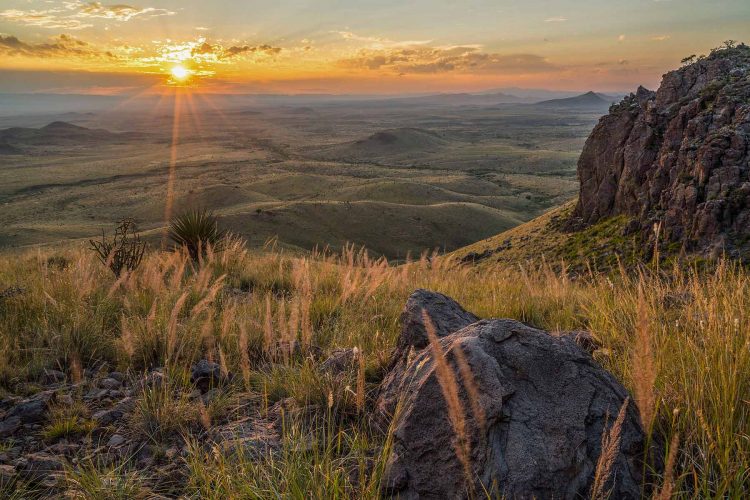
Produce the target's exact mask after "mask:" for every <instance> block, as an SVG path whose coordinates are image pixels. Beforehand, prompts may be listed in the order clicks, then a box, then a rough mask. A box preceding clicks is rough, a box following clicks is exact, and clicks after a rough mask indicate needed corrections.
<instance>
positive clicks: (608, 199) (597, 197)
mask: <svg viewBox="0 0 750 500" xmlns="http://www.w3.org/2000/svg"><path fill="white" fill-rule="evenodd" d="M688 62H689V61H688ZM578 175H579V178H580V181H581V187H580V196H579V202H578V206H577V207H576V210H575V214H574V216H575V217H579V218H581V219H583V221H584V222H585V223H595V222H597V221H599V220H601V219H603V218H606V217H610V216H614V215H621V214H624V215H629V216H633V217H635V218H636V224H637V227H633V228H632V229H633V230H634V231H641V232H642V233H643V235H644V236H645V237H646V240H647V241H648V240H651V241H653V235H654V224H660V225H661V227H660V238H661V240H662V241H666V242H668V243H670V244H675V245H674V246H676V247H677V248H684V249H685V250H686V251H689V252H699V253H703V254H707V255H713V256H716V255H718V254H719V253H721V252H724V251H726V252H727V253H728V254H729V255H731V256H733V257H744V258H747V257H748V255H749V254H750V177H749V176H750V47H748V46H746V45H739V46H737V47H725V48H722V49H720V50H716V51H714V52H712V53H711V55H709V56H708V57H705V58H701V59H699V60H697V61H696V62H691V63H689V64H687V65H686V66H684V67H682V68H680V69H678V70H676V71H671V72H669V73H667V74H666V75H664V78H663V80H662V83H661V86H660V87H659V89H658V90H657V91H656V92H652V91H649V90H646V89H644V88H643V87H641V88H639V89H638V91H637V92H635V93H634V94H631V95H630V96H628V97H626V98H625V99H624V100H623V101H622V102H621V103H620V104H618V105H615V106H613V107H612V109H611V110H610V113H609V114H608V115H607V116H605V117H603V118H602V119H601V120H600V121H599V124H598V125H597V126H596V127H595V128H594V130H593V132H592V133H591V135H590V136H589V138H588V140H587V141H586V144H585V146H584V148H583V152H582V153H581V157H580V159H579V161H578Z"/></svg>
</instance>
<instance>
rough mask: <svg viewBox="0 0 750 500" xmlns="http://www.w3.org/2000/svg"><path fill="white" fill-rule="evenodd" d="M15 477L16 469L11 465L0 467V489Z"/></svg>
mask: <svg viewBox="0 0 750 500" xmlns="http://www.w3.org/2000/svg"><path fill="white" fill-rule="evenodd" d="M15 477H16V468H15V467H13V466H12V465H0V488H1V487H3V486H4V485H6V484H8V483H10V482H12V481H13V479H15Z"/></svg>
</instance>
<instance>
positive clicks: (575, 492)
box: [378, 291, 644, 499]
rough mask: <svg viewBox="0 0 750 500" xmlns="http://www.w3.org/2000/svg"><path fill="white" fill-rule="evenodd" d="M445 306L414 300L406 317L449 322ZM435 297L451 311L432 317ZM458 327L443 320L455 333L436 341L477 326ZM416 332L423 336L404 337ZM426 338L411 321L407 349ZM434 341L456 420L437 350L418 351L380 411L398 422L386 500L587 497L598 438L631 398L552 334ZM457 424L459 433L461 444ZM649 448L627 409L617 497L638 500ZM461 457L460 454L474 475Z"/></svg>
mask: <svg viewBox="0 0 750 500" xmlns="http://www.w3.org/2000/svg"><path fill="white" fill-rule="evenodd" d="M443 297H444V296H439V297H437V296H436V295H434V294H431V293H430V292H425V291H419V292H418V295H412V297H411V298H410V303H408V304H407V311H409V310H418V309H420V305H421V304H420V300H425V305H429V306H431V307H432V309H431V313H433V314H434V313H437V317H438V318H441V317H442V318H444V319H445V318H447V316H448V315H449V314H451V311H455V310H456V305H457V304H455V302H453V301H452V300H450V299H448V300H445V299H447V298H443ZM438 298H439V300H440V301H442V302H443V303H444V304H445V305H446V307H445V309H442V310H441V309H440V308H436V307H435V304H436V303H437V300H438ZM459 307H460V306H459ZM425 309H427V308H426V307H425ZM461 311H463V310H462V309H461ZM405 317H407V318H408V317H409V314H405ZM462 317H463V318H464V319H463V320H459V321H457V322H455V323H453V322H446V321H444V319H443V320H440V321H439V323H440V324H442V325H446V324H448V325H450V326H448V327H446V329H444V330H442V331H441V332H442V333H445V331H446V330H450V329H451V328H453V327H454V326H455V325H456V324H459V323H460V322H461V321H466V320H468V319H470V318H469V317H468V316H466V315H464V314H462ZM436 323H438V322H437V321H436ZM409 325H412V327H413V328H415V329H416V331H406V330H407V329H410V328H412V327H410V326H409ZM419 328H420V327H419V326H418V322H409V323H407V322H405V323H404V330H405V331H404V332H403V333H402V339H401V342H400V344H401V343H409V342H410V340H409V339H413V338H415V336H416V337H418V336H419V335H420V332H419ZM439 342H440V345H441V348H442V350H443V352H444V353H445V359H446V360H447V362H448V366H449V368H450V370H449V373H450V374H451V375H450V377H451V378H452V379H453V380H454V381H455V385H456V387H457V389H458V399H459V402H460V404H459V405H458V409H457V411H455V412H454V413H453V418H451V416H450V415H449V411H448V407H447V404H446V398H445V397H444V395H443V394H444V392H443V388H442V387H441V381H440V378H439V376H438V374H437V365H436V362H435V359H433V355H432V349H431V348H426V349H421V350H418V349H415V353H414V354H413V355H411V356H410V359H409V360H408V362H407V366H406V367H405V368H404V369H403V370H402V371H400V372H399V373H398V374H397V375H396V376H393V374H392V373H389V374H388V375H389V376H388V377H386V379H385V380H384V382H383V387H382V391H381V396H380V400H379V401H378V405H379V407H380V408H381V410H387V409H393V411H394V412H395V413H396V415H395V419H394V421H393V422H392V432H393V448H392V453H391V455H390V457H389V461H388V466H387V470H386V474H385V478H384V485H383V489H384V491H383V493H384V494H385V496H390V497H399V498H402V499H411V498H466V497H468V496H470V492H471V491H473V492H474V493H476V494H479V495H480V496H481V494H482V492H484V491H487V492H490V494H491V495H492V496H493V497H495V496H498V497H499V496H502V497H506V498H521V499H525V498H529V499H530V498H561V499H573V498H579V497H580V498H583V497H586V496H587V495H588V494H589V493H590V489H591V486H592V483H593V479H594V471H595V468H596V464H597V461H598V459H599V455H600V451H601V441H602V434H603V432H604V431H605V430H607V429H609V428H610V426H611V425H612V422H613V421H614V420H615V417H616V416H617V414H618V412H619V410H620V408H621V407H622V405H623V404H624V402H625V400H626V399H627V398H628V394H627V392H626V390H625V389H624V388H623V387H622V385H621V384H620V383H619V382H618V381H617V380H616V379H615V378H614V377H613V376H612V375H611V374H610V373H608V372H607V371H605V370H604V369H602V368H601V367H600V366H598V365H597V363H596V362H595V361H594V360H593V359H592V357H591V355H590V354H589V353H587V352H586V351H585V350H584V349H582V348H581V347H579V346H578V345H577V344H576V342H575V338H573V337H572V336H570V335H565V336H553V335H551V334H549V333H547V332H545V331H542V330H538V329H535V328H532V327H529V326H527V325H524V324H522V323H519V322H517V321H512V320H503V319H497V320H481V321H478V322H473V323H472V324H469V325H467V326H465V327H464V328H462V329H460V330H458V331H455V332H453V333H449V334H446V335H443V336H442V338H441V339H440V341H439ZM459 351H460V354H457V353H458V352H459ZM461 354H462V355H461ZM461 359H463V360H465V363H462V361H461ZM462 365H463V367H462ZM395 368H396V369H398V368H399V365H398V364H396V365H395ZM464 375H466V377H464ZM456 416H458V418H459V419H460V420H461V421H463V423H464V427H465V431H464V440H463V441H461V440H459V439H458V437H457V433H456V430H455V425H454V422H455V421H456ZM461 442H463V443H466V444H465V445H463V446H461V445H460V444H459V443H461ZM643 447H644V435H643V431H642V428H641V424H640V421H639V417H638V413H637V411H636V408H635V405H634V404H633V403H632V402H631V403H630V404H629V405H628V408H627V412H626V415H625V421H624V424H623V427H622V430H621V443H620V448H619V452H618V454H617V456H616V459H615V461H614V464H613V468H612V474H611V476H610V480H609V484H608V487H609V488H610V489H611V496H612V498H625V499H628V498H640V485H641V482H642V481H641V479H642V478H641V462H640V457H642V456H643ZM457 449H463V450H464V453H465V456H466V458H467V460H465V462H466V463H468V467H469V469H470V474H467V473H466V469H465V467H464V465H463V463H462V461H461V460H459V459H458V455H457ZM467 477H470V478H471V479H469V480H467Z"/></svg>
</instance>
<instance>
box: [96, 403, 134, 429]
mask: <svg viewBox="0 0 750 500" xmlns="http://www.w3.org/2000/svg"><path fill="white" fill-rule="evenodd" d="M134 406H135V400H134V399H133V398H125V399H123V400H122V401H120V402H119V403H117V405H115V407H114V408H110V409H108V410H100V411H98V412H96V413H94V414H93V415H92V416H91V419H92V420H93V421H94V422H96V423H97V424H99V425H110V424H113V423H115V422H117V421H119V420H121V419H122V418H123V417H124V416H125V415H127V414H128V413H130V412H131V411H132V410H133V407H134Z"/></svg>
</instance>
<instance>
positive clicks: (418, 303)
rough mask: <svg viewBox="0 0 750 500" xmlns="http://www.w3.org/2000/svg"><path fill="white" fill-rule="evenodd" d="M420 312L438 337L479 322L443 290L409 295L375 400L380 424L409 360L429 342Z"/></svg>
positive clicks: (390, 410) (393, 403) (389, 413)
mask: <svg viewBox="0 0 750 500" xmlns="http://www.w3.org/2000/svg"><path fill="white" fill-rule="evenodd" d="M423 312H424V313H426V314H427V315H428V316H429V318H430V321H431V323H432V325H433V327H434V328H435V335H436V336H437V337H445V336H446V335H449V334H451V333H453V332H455V331H457V330H460V329H461V328H463V327H465V326H467V325H470V324H472V323H474V322H476V321H479V318H478V317H476V316H474V315H473V314H472V313H470V312H468V311H466V310H465V309H464V308H463V307H461V305H460V304H459V303H458V302H456V301H455V300H453V299H452V298H450V297H448V296H447V295H443V294H442V293H437V292H431V291H429V290H423V289H417V290H415V291H414V292H413V293H412V294H411V295H410V296H409V298H408V299H407V300H406V306H405V307H404V310H403V311H402V312H401V317H400V321H401V335H400V336H399V338H398V341H397V343H396V349H395V350H394V352H393V354H392V356H391V362H390V365H389V367H388V372H387V374H386V376H385V379H384V381H383V383H382V385H381V391H380V397H379V398H378V401H377V416H378V417H379V418H380V420H381V423H384V422H387V421H388V420H389V419H390V417H391V416H392V415H393V413H394V411H395V409H396V403H397V402H398V399H399V396H400V383H399V382H400V380H401V379H402V378H403V376H404V372H405V371H406V368H407V366H408V364H409V361H410V359H412V358H413V356H414V354H415V353H417V352H419V351H421V350H422V349H424V348H425V347H426V346H427V345H428V344H429V339H428V337H427V329H426V327H425V324H424V314H423Z"/></svg>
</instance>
